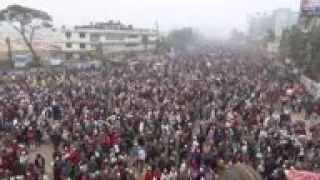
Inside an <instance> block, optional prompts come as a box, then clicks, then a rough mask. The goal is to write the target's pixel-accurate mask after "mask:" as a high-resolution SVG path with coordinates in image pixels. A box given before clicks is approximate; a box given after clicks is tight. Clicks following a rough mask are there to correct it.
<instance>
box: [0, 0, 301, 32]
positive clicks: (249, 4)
mask: <svg viewBox="0 0 320 180" xmlns="http://www.w3.org/2000/svg"><path fill="white" fill-rule="evenodd" d="M299 3H300V0H0V9H2V8H5V7H6V6H7V5H10V4H21V5H26V6H29V7H32V8H37V9H41V10H45V11H47V12H48V13H50V14H51V15H52V16H53V17H54V22H55V24H56V25H57V26H58V27H60V26H61V25H68V26H71V25H74V24H82V23H89V22H90V21H104V20H109V19H114V20H121V21H123V22H124V23H126V24H127V23H130V24H133V25H134V26H137V27H154V24H155V20H158V22H159V26H160V29H162V30H168V29H170V28H179V27H182V26H193V27H197V28H204V29H220V30H221V31H224V32H225V31H229V30H230V29H231V28H233V27H237V28H241V29H244V28H245V26H246V14H248V13H253V12H258V11H260V12H266V11H267V12H268V11H271V10H273V9H277V8H284V7H289V8H292V9H293V10H298V9H299Z"/></svg>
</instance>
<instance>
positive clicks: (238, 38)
mask: <svg viewBox="0 0 320 180" xmlns="http://www.w3.org/2000/svg"><path fill="white" fill-rule="evenodd" d="M245 40H246V35H245V34H244V33H243V32H241V31H239V30H237V29H235V28H234V29H232V31H231V38H230V41H231V42H232V43H241V42H244V41H245Z"/></svg>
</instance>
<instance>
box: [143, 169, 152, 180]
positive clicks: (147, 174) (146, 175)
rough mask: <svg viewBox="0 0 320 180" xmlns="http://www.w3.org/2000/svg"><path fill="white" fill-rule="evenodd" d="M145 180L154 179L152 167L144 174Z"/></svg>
mask: <svg viewBox="0 0 320 180" xmlns="http://www.w3.org/2000/svg"><path fill="white" fill-rule="evenodd" d="M143 180H153V179H152V171H151V169H150V168H148V170H147V171H146V173H145V174H144V176H143Z"/></svg>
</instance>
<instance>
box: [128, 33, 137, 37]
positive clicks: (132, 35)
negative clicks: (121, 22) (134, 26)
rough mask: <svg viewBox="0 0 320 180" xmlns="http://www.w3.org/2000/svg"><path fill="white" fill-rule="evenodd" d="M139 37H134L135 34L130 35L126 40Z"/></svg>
mask: <svg viewBox="0 0 320 180" xmlns="http://www.w3.org/2000/svg"><path fill="white" fill-rule="evenodd" d="M138 37H139V36H138V35H135V34H131V35H128V38H138Z"/></svg>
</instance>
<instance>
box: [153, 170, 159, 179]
mask: <svg viewBox="0 0 320 180" xmlns="http://www.w3.org/2000/svg"><path fill="white" fill-rule="evenodd" d="M160 178H161V171H160V170H154V171H153V172H152V180H160Z"/></svg>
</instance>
